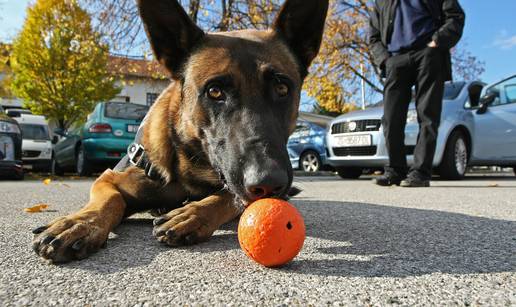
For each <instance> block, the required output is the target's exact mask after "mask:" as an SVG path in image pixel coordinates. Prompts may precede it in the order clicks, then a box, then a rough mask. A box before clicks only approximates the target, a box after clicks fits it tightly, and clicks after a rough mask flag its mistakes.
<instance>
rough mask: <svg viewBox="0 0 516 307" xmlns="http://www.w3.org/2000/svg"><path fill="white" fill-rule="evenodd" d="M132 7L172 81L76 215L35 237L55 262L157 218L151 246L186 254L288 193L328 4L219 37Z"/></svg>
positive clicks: (174, 10)
mask: <svg viewBox="0 0 516 307" xmlns="http://www.w3.org/2000/svg"><path fill="white" fill-rule="evenodd" d="M137 3H138V9H139V12H140V16H141V18H142V21H143V24H144V27H145V30H146V33H147V36H148V38H149V41H150V43H151V46H152V49H153V51H154V55H155V57H156V58H157V60H158V61H159V62H160V63H161V64H162V65H163V66H164V67H165V68H166V69H167V70H168V71H169V72H170V74H171V79H172V82H171V84H170V86H169V87H168V88H167V89H166V90H165V91H164V92H163V93H162V94H161V95H160V97H159V98H158V99H157V102H156V103H155V104H154V106H153V107H152V108H151V110H150V111H149V113H148V114H147V117H146V118H145V120H144V122H143V123H142V125H141V126H140V129H139V131H138V133H137V136H136V139H135V142H134V143H133V144H132V145H131V146H130V147H129V149H128V154H127V156H125V157H124V158H123V159H122V160H121V162H120V163H119V164H118V165H117V166H116V167H115V168H114V169H113V170H110V169H108V170H106V171H105V172H104V173H103V174H102V175H100V177H99V178H98V179H97V180H96V181H95V182H94V183H93V186H92V188H91V192H90V200H89V202H88V203H87V204H86V206H84V207H83V208H82V209H80V210H79V211H78V212H76V213H73V214H70V215H68V216H64V217H61V218H58V219H56V220H54V221H53V222H51V223H49V224H48V225H45V226H42V227H38V228H36V229H34V230H33V233H34V239H33V243H32V244H33V249H34V251H35V252H36V254H38V255H39V256H40V257H42V258H44V259H47V260H49V261H50V262H53V263H61V262H67V261H71V260H78V259H83V258H85V257H87V256H88V255H91V254H92V253H94V252H96V251H98V250H99V249H100V248H102V247H104V246H105V245H106V242H107V239H108V235H109V233H110V232H111V231H112V230H113V229H114V228H115V227H116V226H117V225H119V224H120V223H121V221H122V220H123V219H124V218H126V217H128V216H130V215H131V214H134V213H136V212H143V211H149V210H154V211H156V212H161V213H164V214H163V215H162V216H160V217H158V218H156V219H155V220H154V230H153V235H154V236H155V237H156V238H157V240H158V241H159V242H162V243H164V244H167V245H170V246H173V247H175V246H182V245H191V244H195V243H199V242H203V241H206V240H208V239H209V238H210V236H211V235H212V234H213V233H214V232H215V230H217V229H218V228H219V227H220V226H221V225H222V224H224V223H227V222H229V221H231V220H233V219H235V218H236V217H238V216H239V215H240V214H241V213H242V211H243V209H244V208H245V207H246V206H247V205H248V204H249V203H251V202H253V201H255V200H257V199H261V198H265V197H277V198H286V197H288V195H289V191H291V185H292V180H293V171H292V166H291V164H290V159H289V155H288V153H287V146H286V145H287V141H288V138H289V136H290V134H291V133H292V132H293V131H294V128H295V126H296V119H297V116H298V109H299V101H300V93H301V88H302V84H303V80H304V79H305V77H306V76H307V74H308V68H309V66H310V64H311V62H312V60H313V59H314V58H315V57H316V55H317V53H318V52H319V48H320V45H321V40H322V35H323V31H324V24H325V19H326V15H327V11H328V0H287V1H286V2H285V3H284V4H283V6H282V7H281V9H280V12H279V14H278V16H277V17H276V20H275V22H274V25H273V27H272V28H271V29H269V30H264V31H259V30H242V31H233V32H223V33H205V32H203V31H202V30H201V29H200V28H199V27H198V26H197V25H196V24H195V23H194V22H193V21H192V20H191V19H190V18H189V17H188V15H187V14H186V12H185V11H184V10H183V8H182V7H181V5H180V4H179V3H178V2H177V1H176V0H138V2H137Z"/></svg>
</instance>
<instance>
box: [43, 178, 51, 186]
mask: <svg viewBox="0 0 516 307" xmlns="http://www.w3.org/2000/svg"><path fill="white" fill-rule="evenodd" d="M51 182H52V179H50V178H47V179H45V180H43V184H44V185H49V184H50V183H51Z"/></svg>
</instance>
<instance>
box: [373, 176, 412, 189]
mask: <svg viewBox="0 0 516 307" xmlns="http://www.w3.org/2000/svg"><path fill="white" fill-rule="evenodd" d="M405 178H406V177H405V176H400V175H397V174H393V173H387V172H386V173H385V174H383V175H382V176H380V177H378V178H374V179H373V183H374V184H376V185H379V186H382V187H390V186H391V185H400V184H401V181H402V180H403V179H405Z"/></svg>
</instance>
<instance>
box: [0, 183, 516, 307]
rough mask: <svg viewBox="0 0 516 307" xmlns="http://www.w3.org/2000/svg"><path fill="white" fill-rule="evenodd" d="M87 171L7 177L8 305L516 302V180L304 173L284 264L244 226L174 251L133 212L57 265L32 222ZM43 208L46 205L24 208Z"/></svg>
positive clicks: (52, 211)
mask: <svg viewBox="0 0 516 307" xmlns="http://www.w3.org/2000/svg"><path fill="white" fill-rule="evenodd" d="M91 182H92V180H65V181H57V180H56V181H52V182H50V183H49V184H48V185H46V184H44V183H43V182H42V181H41V180H31V181H24V182H9V181H2V182H0V208H1V212H2V214H0V223H1V224H2V227H0V240H1V241H2V245H1V246H2V248H1V249H0V305H1V306H19V305H32V306H47V305H60V306H86V305H87V306H90V305H91V306H108V305H110V306H111V305H123V306H154V305H167V306H170V305H237V306H241V305H303V306H306V305H316V306H319V305H346V306H349V305H352V306H357V305H358V306H385V305H462V306H470V305H488V306H515V305H516V178H515V177H509V176H502V177H496V176H495V177H483V176H477V177H469V178H468V179H467V180H464V181H436V182H433V186H432V187H431V188H427V189H403V188H398V187H392V188H381V187H376V186H374V185H372V184H371V182H370V179H363V180H355V181H345V180H340V179H337V178H336V177H303V178H296V181H295V184H296V185H297V186H298V187H300V188H302V189H303V193H302V194H300V195H299V196H298V197H296V198H295V199H293V200H292V202H293V203H294V204H295V205H296V206H297V207H298V209H299V210H300V211H301V213H302V214H303V216H304V218H305V223H306V227H307V238H306V241H305V245H304V248H303V250H302V251H301V253H300V254H299V256H298V257H297V258H296V259H295V260H294V261H293V262H291V263H290V264H288V265H287V266H285V267H283V268H280V269H268V268H264V267H261V266H259V265H258V264H256V263H254V262H252V261H251V260H249V259H248V258H247V257H246V256H245V254H244V253H243V252H242V251H241V250H240V248H239V245H238V240H237V234H236V222H233V223H230V224H228V225H225V226H224V227H223V229H222V230H219V231H217V232H216V234H215V236H214V237H213V238H212V239H211V240H210V241H209V242H207V243H203V244H200V245H197V246H192V247H187V248H176V249H173V248H169V247H165V246H162V245H160V244H159V243H158V242H157V241H156V240H154V238H153V237H152V219H151V216H150V215H147V214H140V215H137V216H133V217H131V218H130V219H128V220H127V221H125V222H124V223H123V224H122V225H121V226H120V227H118V228H117V229H116V230H115V233H114V234H112V235H111V236H110V240H109V241H108V246H107V248H106V249H103V250H101V251H100V252H98V253H97V254H95V255H93V256H91V257H90V258H87V259H85V260H82V261H79V262H73V263H69V264H64V265H51V264H47V263H45V262H44V261H42V260H40V259H38V257H37V256H36V255H35V254H34V252H33V251H32V250H31V248H30V242H31V239H32V234H31V233H30V230H31V229H32V228H33V227H36V226H40V225H43V224H45V222H48V221H50V220H52V219H54V218H56V217H58V216H61V215H64V214H68V213H70V212H73V211H75V210H77V209H78V208H80V207H81V206H82V204H84V203H85V202H86V201H87V197H88V191H89V187H90V185H91ZM38 203H45V204H49V205H50V207H49V208H48V209H49V210H48V211H46V212H44V213H32V214H31V213H26V212H24V210H23V209H24V208H27V207H31V206H33V205H35V204H38Z"/></svg>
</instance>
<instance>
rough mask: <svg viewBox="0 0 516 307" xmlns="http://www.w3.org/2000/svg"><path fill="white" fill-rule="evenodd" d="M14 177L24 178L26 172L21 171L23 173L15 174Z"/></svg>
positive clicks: (18, 179) (19, 179) (17, 179)
mask: <svg viewBox="0 0 516 307" xmlns="http://www.w3.org/2000/svg"><path fill="white" fill-rule="evenodd" d="M13 179H14V180H16V181H22V180H24V179H25V172H21V173H19V174H17V175H15V176H14V178H13Z"/></svg>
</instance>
